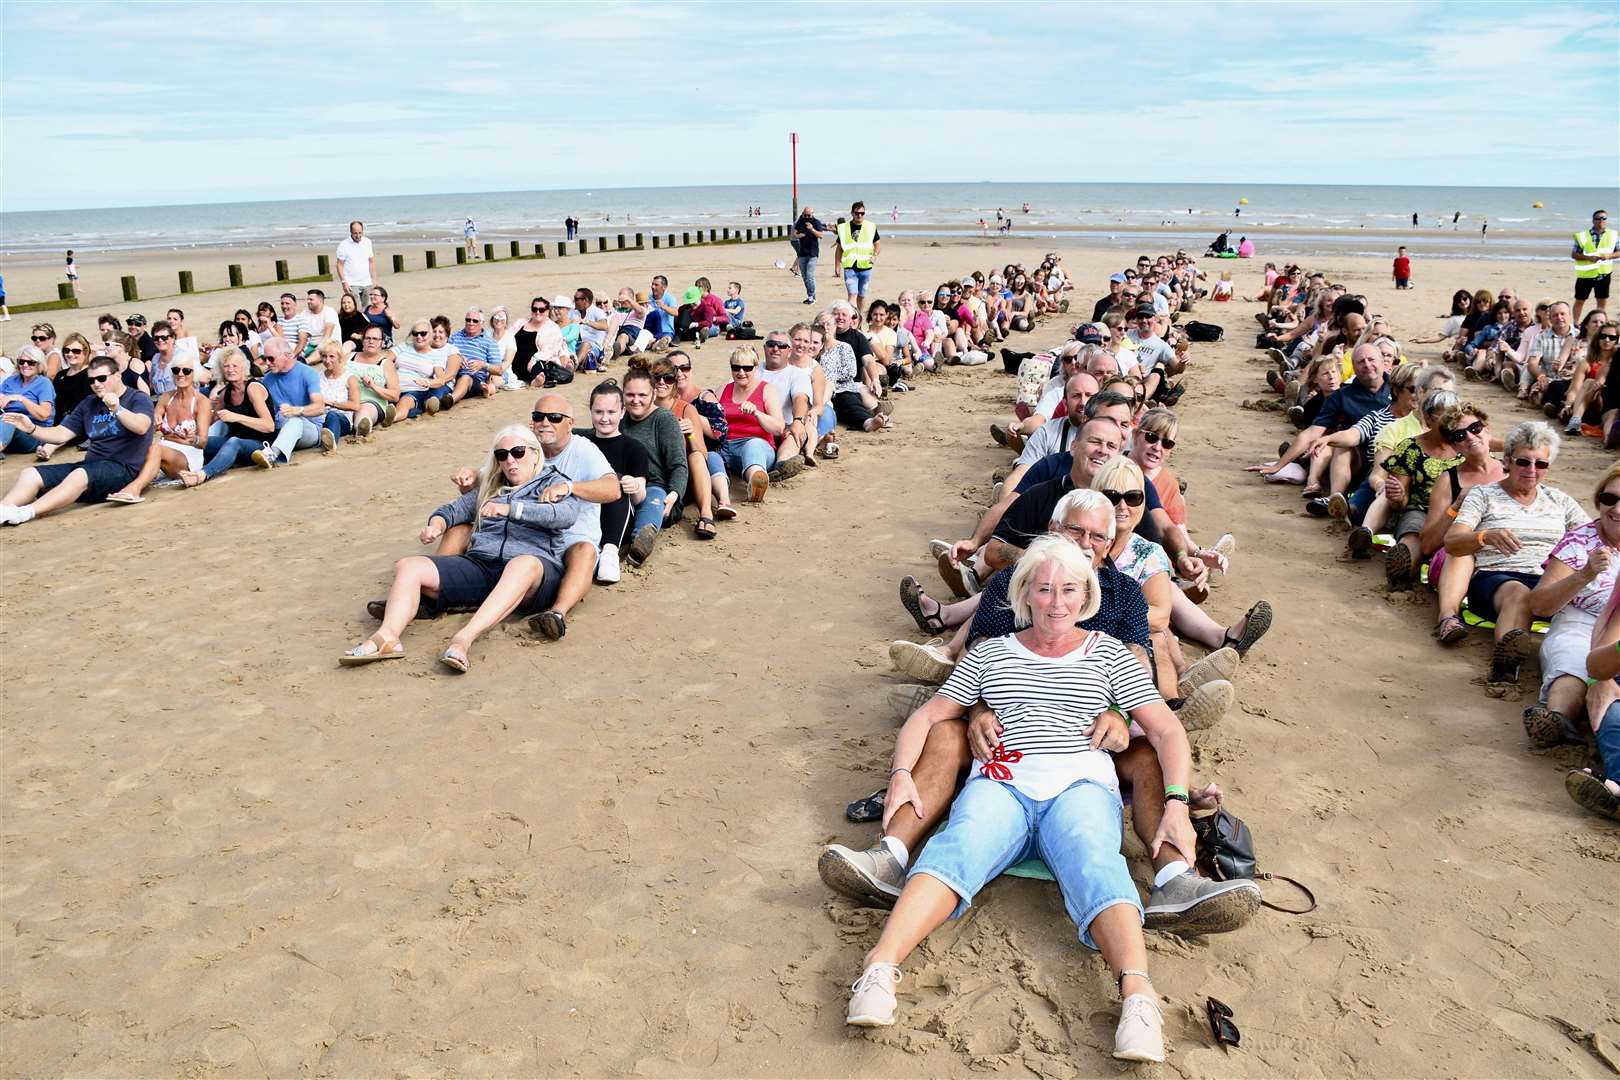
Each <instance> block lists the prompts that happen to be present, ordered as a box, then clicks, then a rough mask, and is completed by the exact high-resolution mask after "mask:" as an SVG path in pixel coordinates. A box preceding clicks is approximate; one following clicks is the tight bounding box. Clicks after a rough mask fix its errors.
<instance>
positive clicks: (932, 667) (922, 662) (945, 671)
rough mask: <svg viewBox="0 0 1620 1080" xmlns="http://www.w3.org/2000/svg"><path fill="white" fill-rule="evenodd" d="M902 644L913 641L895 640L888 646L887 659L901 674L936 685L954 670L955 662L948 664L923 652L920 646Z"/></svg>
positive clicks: (948, 676)
mask: <svg viewBox="0 0 1620 1080" xmlns="http://www.w3.org/2000/svg"><path fill="white" fill-rule="evenodd" d="M902 644H907V645H909V644H914V643H913V642H896V643H895V644H894V645H891V646H889V660H890V661H891V662H893V664H894V669H895V670H896V671H898V672H899V673H900V674H902V675H908V676H910V677H911V678H913V679H918V680H920V681H922V682H925V683H932V684H934V685H935V686H938V685H939V684H940V683H942V682H944V681H945V680H946V679H948V678H950V676H951V672H952V671H954V670H956V665H955V664H948V663H946V662H945V661H943V660H939V659H936V658H935V657H932V656H930V655H928V654H927V653H926V652H924V651H923V650H922V649H921V648H920V647H919V648H915V649H902V648H900V647H899V646H900V645H902Z"/></svg>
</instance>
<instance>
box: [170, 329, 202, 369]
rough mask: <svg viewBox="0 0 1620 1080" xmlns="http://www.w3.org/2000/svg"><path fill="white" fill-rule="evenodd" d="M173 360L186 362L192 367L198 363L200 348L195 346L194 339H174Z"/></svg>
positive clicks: (199, 360) (200, 354) (192, 337)
mask: <svg viewBox="0 0 1620 1080" xmlns="http://www.w3.org/2000/svg"><path fill="white" fill-rule="evenodd" d="M174 359H175V360H188V361H190V362H191V364H192V366H194V367H195V366H196V365H197V364H198V363H200V362H201V361H202V346H200V345H198V344H197V339H196V337H194V336H187V337H183V338H175V339H174Z"/></svg>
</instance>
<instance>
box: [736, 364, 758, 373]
mask: <svg viewBox="0 0 1620 1080" xmlns="http://www.w3.org/2000/svg"><path fill="white" fill-rule="evenodd" d="M756 366H757V365H755V364H732V365H731V370H732V371H753V370H754V368H755V367H756Z"/></svg>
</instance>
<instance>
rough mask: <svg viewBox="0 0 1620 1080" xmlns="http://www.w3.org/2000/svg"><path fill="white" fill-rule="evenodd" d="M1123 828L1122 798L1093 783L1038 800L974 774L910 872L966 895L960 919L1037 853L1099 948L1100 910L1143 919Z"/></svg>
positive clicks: (1083, 933) (1084, 938)
mask: <svg viewBox="0 0 1620 1080" xmlns="http://www.w3.org/2000/svg"><path fill="white" fill-rule="evenodd" d="M1124 824H1125V810H1124V807H1123V806H1121V805H1120V801H1119V796H1118V795H1116V794H1115V793H1114V792H1112V791H1110V790H1108V789H1107V788H1106V787H1103V786H1102V785H1101V784H1099V783H1097V782H1095V781H1093V780H1080V781H1077V782H1076V783H1074V784H1072V785H1071V786H1069V787H1068V788H1066V789H1064V790H1063V791H1062V792H1060V793H1059V794H1058V795H1057V796H1055V797H1054V798H1051V799H1046V800H1044V801H1037V800H1035V799H1031V798H1029V797H1028V796H1026V795H1025V794H1023V792H1021V791H1019V790H1018V789H1017V788H1015V787H1013V786H1012V785H1011V784H1004V783H1002V782H1001V781H999V780H991V779H988V778H987V777H983V776H975V777H973V778H972V779H971V780H969V781H968V782H967V785H966V786H965V787H963V788H962V793H961V794H960V795H958V796H957V797H956V801H955V802H954V803H952V804H951V817H950V820H949V821H947V822H946V823H945V827H944V828H943V829H941V830H939V832H937V833H935V834H934V835H933V837H932V838H931V839H930V840H929V841H928V845H927V846H926V847H924V848H923V851H922V854H921V855H919V856H918V857H917V861H916V863H915V864H913V866H912V868H911V874H927V875H928V876H929V877H931V878H934V879H936V880H938V881H940V882H942V883H943V884H945V885H946V886H948V887H949V888H950V890H951V891H952V892H954V893H956V895H957V896H959V897H961V902H960V903H959V904H957V905H956V910H955V911H953V912H952V913H951V917H952V918H960V917H961V916H962V913H963V912H965V911H967V909H968V907H969V906H970V905H971V904H972V902H973V897H974V896H975V895H976V894H977V893H978V892H979V890H980V889H982V888H984V887H985V885H987V884H989V883H990V882H991V881H992V880H994V879H995V878H996V876H997V875H998V874H1000V873H1001V872H1002V871H1003V870H1005V869H1007V868H1008V867H1009V866H1016V865H1017V864H1018V863H1021V862H1023V861H1024V860H1025V859H1028V858H1031V857H1033V856H1040V858H1041V859H1043V860H1045V862H1046V865H1047V867H1048V868H1050V869H1051V871H1052V876H1053V877H1055V878H1056V879H1057V882H1058V888H1059V889H1061V890H1062V892H1063V906H1064V908H1065V909H1066V910H1067V911H1068V913H1069V918H1070V919H1072V920H1074V925H1075V926H1077V927H1079V928H1080V943H1081V944H1082V945H1085V946H1086V947H1087V948H1088V949H1095V948H1096V947H1097V945H1096V943H1095V942H1094V941H1092V939H1091V931H1090V929H1089V928H1090V926H1091V920H1093V919H1095V918H1096V917H1097V915H1098V914H1099V913H1101V912H1103V911H1105V910H1107V909H1108V908H1111V907H1113V906H1114V905H1115V904H1129V905H1130V906H1131V907H1133V908H1135V909H1136V913H1137V918H1138V919H1140V918H1141V916H1142V901H1141V899H1140V898H1139V897H1138V896H1137V893H1136V884H1135V882H1133V881H1132V880H1131V874H1130V871H1129V870H1128V869H1127V868H1126V866H1125V856H1124V855H1122V854H1120V850H1119V847H1120V841H1121V837H1122V833H1123V830H1124ZM907 876H908V877H910V874H908V875H907Z"/></svg>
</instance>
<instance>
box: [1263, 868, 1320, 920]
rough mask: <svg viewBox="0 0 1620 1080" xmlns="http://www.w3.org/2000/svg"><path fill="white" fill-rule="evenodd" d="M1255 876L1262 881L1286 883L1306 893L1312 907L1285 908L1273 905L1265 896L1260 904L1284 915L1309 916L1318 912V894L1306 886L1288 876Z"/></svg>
mask: <svg viewBox="0 0 1620 1080" xmlns="http://www.w3.org/2000/svg"><path fill="white" fill-rule="evenodd" d="M1254 876H1255V877H1256V878H1259V879H1260V880H1261V881H1286V882H1288V884H1290V885H1292V886H1293V887H1294V888H1296V889H1298V890H1299V891H1300V892H1302V893H1304V894H1305V899H1307V900H1309V901H1310V904H1311V906H1310V907H1306V908H1299V909H1295V908H1285V907H1283V906H1282V905H1280V904H1273V903H1272V902H1271V901H1270V900H1267V899H1266V898H1265V897H1264V895H1262V896H1261V898H1260V903H1261V904H1262V905H1263V906H1265V907H1268V908H1270V909H1271V910H1272V911H1280V912H1282V913H1283V914H1284V915H1309V914H1310V913H1311V912H1313V911H1315V910H1316V894H1315V893H1313V892H1311V890H1310V889H1308V888H1306V887H1305V886H1304V885H1302V884H1300V883H1299V882H1297V881H1295V880H1294V879H1293V878H1291V877H1289V876H1288V875H1287V874H1255V875H1254Z"/></svg>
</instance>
